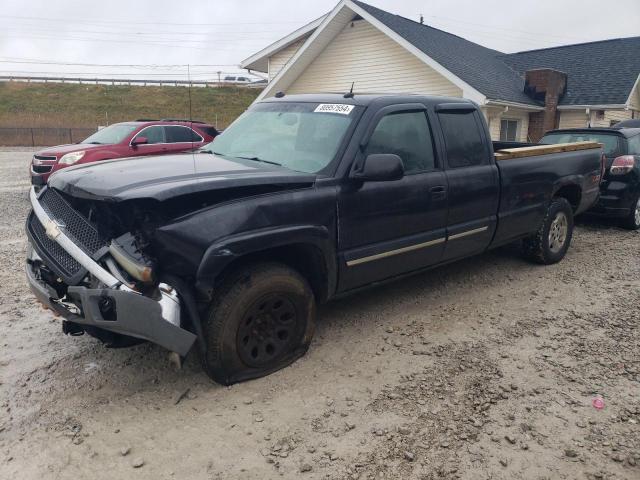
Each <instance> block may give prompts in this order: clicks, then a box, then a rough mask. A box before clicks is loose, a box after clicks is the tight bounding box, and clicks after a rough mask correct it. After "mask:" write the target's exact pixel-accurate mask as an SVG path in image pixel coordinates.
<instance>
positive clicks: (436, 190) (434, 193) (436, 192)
mask: <svg viewBox="0 0 640 480" xmlns="http://www.w3.org/2000/svg"><path fill="white" fill-rule="evenodd" d="M429 193H431V198H432V199H433V200H444V199H445V198H447V187H445V186H444V185H437V186H435V187H431V188H430V189H429Z"/></svg>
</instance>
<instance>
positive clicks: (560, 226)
mask: <svg viewBox="0 0 640 480" xmlns="http://www.w3.org/2000/svg"><path fill="white" fill-rule="evenodd" d="M568 231H569V221H568V220H567V216H566V215H565V213H564V212H558V213H557V214H556V218H554V219H553V223H551V227H550V228H549V250H551V251H552V252H553V253H558V252H559V251H560V250H562V248H563V247H564V244H565V242H566V241H567V233H568Z"/></svg>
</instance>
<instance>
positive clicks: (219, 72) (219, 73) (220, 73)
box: [218, 70, 222, 88]
mask: <svg viewBox="0 0 640 480" xmlns="http://www.w3.org/2000/svg"><path fill="white" fill-rule="evenodd" d="M220 75H222V72H221V71H219V70H218V88H220V83H221V82H220Z"/></svg>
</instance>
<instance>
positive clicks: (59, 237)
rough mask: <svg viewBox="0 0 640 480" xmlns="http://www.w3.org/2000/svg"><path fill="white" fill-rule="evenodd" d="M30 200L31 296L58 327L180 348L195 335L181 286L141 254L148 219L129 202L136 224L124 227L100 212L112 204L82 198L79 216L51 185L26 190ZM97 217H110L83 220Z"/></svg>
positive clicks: (120, 341)
mask: <svg viewBox="0 0 640 480" xmlns="http://www.w3.org/2000/svg"><path fill="white" fill-rule="evenodd" d="M30 200H31V205H32V212H31V213H30V215H29V217H28V219H27V224H26V230H27V235H28V237H29V243H30V244H29V250H28V255H27V257H28V258H27V265H26V273H27V279H28V281H29V285H30V287H31V290H32V291H33V293H34V294H35V295H36V297H37V298H38V300H39V301H40V302H42V304H44V305H45V306H46V307H48V308H50V309H51V310H53V311H54V312H55V313H57V314H59V315H61V316H62V317H64V321H63V330H64V332H65V333H68V334H72V335H79V334H82V333H85V332H86V333H88V334H91V335H92V336H95V337H97V338H98V339H100V340H102V341H103V342H105V343H106V344H107V345H108V346H112V347H120V346H129V345H132V344H134V343H136V342H139V341H144V340H146V341H151V342H153V343H156V344H158V345H160V346H162V347H164V348H166V349H168V350H170V351H171V352H175V353H177V354H178V355H180V356H185V355H186V354H187V352H188V351H189V350H190V349H191V347H192V345H193V343H194V342H195V340H196V338H197V337H196V335H195V334H194V333H192V332H193V331H197V329H194V328H193V325H189V324H188V323H187V322H188V319H187V318H186V317H185V315H184V314H183V306H182V305H181V298H185V297H187V298H188V295H186V293H187V292H179V291H178V288H179V287H176V286H175V285H171V284H169V283H167V281H166V280H165V279H163V278H160V277H158V275H157V268H156V266H155V262H154V259H153V258H150V257H149V256H147V254H146V253H143V252H145V251H146V250H147V249H148V248H149V245H145V244H144V242H145V236H146V235H147V234H148V232H145V231H144V230H145V228H152V225H153V220H151V219H149V218H146V219H141V218H138V214H140V213H141V212H136V211H135V208H132V206H128V208H129V209H130V212H129V213H130V215H129V216H130V217H131V221H132V222H139V223H137V225H135V226H134V225H124V224H122V222H121V220H120V219H118V218H117V217H115V216H114V215H111V214H108V213H107V212H106V210H107V209H109V208H113V207H110V206H108V205H102V206H101V208H100V207H98V206H97V205H99V203H98V202H83V203H85V207H86V209H87V210H88V212H87V213H88V215H84V214H83V213H81V212H80V211H79V210H78V209H76V208H74V206H72V204H71V201H70V199H69V198H68V197H65V196H64V195H63V194H61V193H59V192H58V191H56V190H54V189H51V188H45V189H44V190H43V191H41V192H40V193H39V194H36V192H35V190H32V191H31V193H30ZM98 215H99V216H100V218H101V219H102V220H104V219H107V218H109V219H110V221H106V222H105V221H101V222H100V223H99V224H98V223H93V222H91V221H90V219H91V217H92V216H94V217H95V216H98ZM145 222H146V223H145ZM127 227H133V228H132V230H128V231H124V230H125V229H127ZM145 247H146V248H145ZM169 278H170V277H169Z"/></svg>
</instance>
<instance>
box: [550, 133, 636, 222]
mask: <svg viewBox="0 0 640 480" xmlns="http://www.w3.org/2000/svg"><path fill="white" fill-rule="evenodd" d="M583 141H595V142H598V143H601V144H603V145H604V154H605V156H606V158H607V160H606V171H605V174H604V176H603V178H602V182H601V183H600V200H599V201H598V203H597V204H596V205H595V206H594V207H593V208H592V209H591V210H590V212H589V213H593V214H596V215H604V216H608V217H615V218H620V219H621V223H622V225H623V226H624V227H626V228H629V229H632V230H636V229H638V228H640V128H624V127H623V128H620V127H613V128H572V129H566V130H552V131H550V132H547V133H546V134H545V136H544V137H542V139H541V140H540V143H550V144H555V143H569V142H583Z"/></svg>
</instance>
